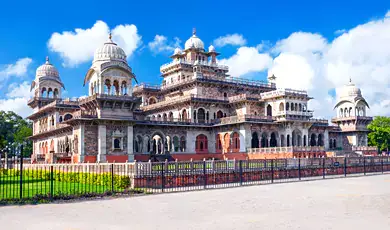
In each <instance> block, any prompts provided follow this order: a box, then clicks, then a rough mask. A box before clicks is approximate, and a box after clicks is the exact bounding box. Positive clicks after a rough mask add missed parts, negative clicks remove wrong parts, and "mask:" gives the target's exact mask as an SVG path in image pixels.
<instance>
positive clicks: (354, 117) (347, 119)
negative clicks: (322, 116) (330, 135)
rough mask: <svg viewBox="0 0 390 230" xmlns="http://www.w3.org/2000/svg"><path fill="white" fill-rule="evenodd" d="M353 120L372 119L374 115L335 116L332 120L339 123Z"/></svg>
mask: <svg viewBox="0 0 390 230" xmlns="http://www.w3.org/2000/svg"><path fill="white" fill-rule="evenodd" d="M352 120H353V121H355V120H366V121H372V117H368V116H350V117H333V118H332V120H331V121H332V122H334V123H337V122H339V121H352Z"/></svg>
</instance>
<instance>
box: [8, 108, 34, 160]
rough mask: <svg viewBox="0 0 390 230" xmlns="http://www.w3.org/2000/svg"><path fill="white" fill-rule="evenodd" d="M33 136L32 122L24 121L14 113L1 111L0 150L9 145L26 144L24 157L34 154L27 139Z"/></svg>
mask: <svg viewBox="0 0 390 230" xmlns="http://www.w3.org/2000/svg"><path fill="white" fill-rule="evenodd" d="M31 135H32V124H31V122H29V121H27V120H25V119H23V118H22V117H21V116H19V115H17V114H16V113H14V112H11V111H9V112H4V111H0V150H1V149H4V148H5V147H6V146H7V145H10V144H13V145H14V146H17V145H20V144H22V143H25V145H24V151H23V155H24V156H26V157H27V156H30V155H31V153H32V143H31V141H29V140H28V139H27V138H28V137H29V136H31Z"/></svg>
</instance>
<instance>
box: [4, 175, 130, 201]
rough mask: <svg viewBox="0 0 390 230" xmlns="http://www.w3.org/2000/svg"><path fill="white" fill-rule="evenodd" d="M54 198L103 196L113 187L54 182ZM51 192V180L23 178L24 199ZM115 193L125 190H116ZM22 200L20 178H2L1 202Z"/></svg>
mask: <svg viewBox="0 0 390 230" xmlns="http://www.w3.org/2000/svg"><path fill="white" fill-rule="evenodd" d="M52 183H53V196H57V195H61V196H63V195H80V194H86V193H93V194H103V193H105V192H110V191H111V186H103V185H95V184H83V183H72V182H60V181H53V182H52ZM50 190H51V182H50V180H44V179H36V178H31V177H26V176H24V177H23V184H22V191H23V194H22V195H23V197H22V198H33V197H34V196H37V195H48V194H50ZM114 190H115V191H122V190H123V189H119V188H114ZM14 198H18V199H19V198H20V177H19V176H0V200H1V199H4V200H5V199H14Z"/></svg>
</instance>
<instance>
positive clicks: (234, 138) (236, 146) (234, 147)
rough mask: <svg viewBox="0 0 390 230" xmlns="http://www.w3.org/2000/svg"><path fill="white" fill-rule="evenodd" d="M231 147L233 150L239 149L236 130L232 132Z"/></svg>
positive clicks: (238, 138) (238, 137)
mask: <svg viewBox="0 0 390 230" xmlns="http://www.w3.org/2000/svg"><path fill="white" fill-rule="evenodd" d="M233 149H234V151H235V152H239V151H240V135H239V134H238V133H237V132H234V133H233Z"/></svg>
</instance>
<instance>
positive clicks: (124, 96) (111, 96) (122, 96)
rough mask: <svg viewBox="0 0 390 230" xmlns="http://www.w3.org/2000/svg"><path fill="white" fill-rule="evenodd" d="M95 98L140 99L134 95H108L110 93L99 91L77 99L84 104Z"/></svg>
mask: <svg viewBox="0 0 390 230" xmlns="http://www.w3.org/2000/svg"><path fill="white" fill-rule="evenodd" d="M96 99H107V100H126V101H136V100H140V98H139V97H135V96H129V95H110V94H101V93H96V94H94V95H92V96H88V97H84V98H81V99H79V100H78V101H79V103H80V104H84V103H87V102H90V101H93V100H96Z"/></svg>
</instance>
